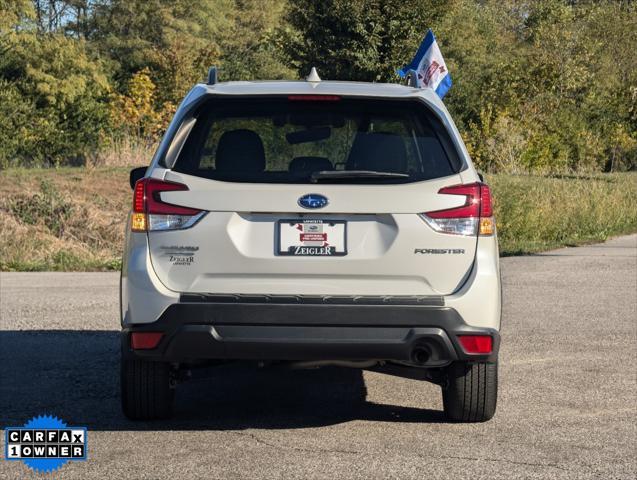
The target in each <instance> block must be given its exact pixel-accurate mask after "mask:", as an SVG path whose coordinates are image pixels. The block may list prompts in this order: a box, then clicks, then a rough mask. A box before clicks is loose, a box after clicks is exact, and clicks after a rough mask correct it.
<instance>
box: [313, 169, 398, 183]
mask: <svg viewBox="0 0 637 480" xmlns="http://www.w3.org/2000/svg"><path fill="white" fill-rule="evenodd" d="M347 178H409V174H407V173H397V172H377V171H375V170H323V171H321V172H314V173H312V176H311V179H312V182H313V183H317V182H320V181H321V180H340V179H347Z"/></svg>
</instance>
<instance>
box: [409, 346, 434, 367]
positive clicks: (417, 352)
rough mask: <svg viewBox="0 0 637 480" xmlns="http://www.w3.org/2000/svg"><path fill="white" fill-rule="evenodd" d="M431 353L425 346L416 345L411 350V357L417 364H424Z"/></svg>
mask: <svg viewBox="0 0 637 480" xmlns="http://www.w3.org/2000/svg"><path fill="white" fill-rule="evenodd" d="M429 357H431V353H430V352H429V349H427V348H425V347H416V348H414V349H413V351H412V352H411V359H412V361H413V362H414V363H415V364H417V365H425V364H426V363H427V362H428V361H429Z"/></svg>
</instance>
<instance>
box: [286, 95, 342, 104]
mask: <svg viewBox="0 0 637 480" xmlns="http://www.w3.org/2000/svg"><path fill="white" fill-rule="evenodd" d="M340 99H341V97H339V96H338V95H288V100H290V101H292V102H338V101H339V100H340Z"/></svg>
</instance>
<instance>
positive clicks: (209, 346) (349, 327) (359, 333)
mask: <svg viewBox="0 0 637 480" xmlns="http://www.w3.org/2000/svg"><path fill="white" fill-rule="evenodd" d="M144 331H147V332H162V333H163V334H164V335H163V337H162V340H161V341H160V343H159V344H158V345H157V347H156V348H154V349H151V350H132V349H131V348H130V335H131V333H132V332H144ZM462 334H473V335H476V334H479V335H490V336H491V337H492V338H493V351H492V352H491V354H488V355H469V354H466V353H465V352H464V351H463V349H462V348H461V346H460V344H459V342H458V339H457V337H458V335H462ZM499 344H500V336H499V333H498V331H497V330H495V329H492V328H482V327H473V326H469V325H467V324H466V323H465V322H464V321H463V319H462V317H461V316H460V315H459V314H458V312H457V311H456V310H455V309H453V308H450V307H447V306H444V304H443V301H442V299H435V298H433V299H432V298H431V297H429V298H426V297H422V298H418V297H405V298H401V297H392V298H390V299H387V298H382V297H368V298H364V297H363V298H361V297H340V298H339V297H309V296H297V297H283V296H281V297H273V296H258V297H257V296H253V297H244V296H196V295H195V296H193V295H190V296H182V298H181V301H180V302H179V303H175V304H172V305H170V306H169V307H168V308H167V309H166V310H165V311H164V313H163V314H162V315H161V316H160V318H159V319H158V320H157V321H156V322H152V323H148V324H136V325H135V324H132V325H127V326H126V327H125V328H124V329H123V330H122V351H123V352H124V355H127V356H133V357H137V358H145V359H148V360H155V361H170V362H179V363H194V362H197V361H200V360H207V359H211V360H212V359H241V360H371V359H373V360H388V361H401V362H415V360H414V358H415V352H417V351H418V352H419V353H421V354H422V353H423V352H424V353H425V356H426V358H427V360H426V362H422V357H420V360H421V361H420V362H419V363H418V364H419V365H420V366H426V367H439V366H444V365H446V364H448V363H450V362H452V361H455V360H464V361H494V360H495V359H496V358H497V354H498V349H499Z"/></svg>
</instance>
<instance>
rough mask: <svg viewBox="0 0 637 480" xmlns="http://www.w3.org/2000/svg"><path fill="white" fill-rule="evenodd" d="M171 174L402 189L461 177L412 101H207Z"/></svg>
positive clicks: (440, 131)
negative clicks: (389, 185) (401, 186)
mask: <svg viewBox="0 0 637 480" xmlns="http://www.w3.org/2000/svg"><path fill="white" fill-rule="evenodd" d="M196 118H197V120H196V123H195V125H194V126H193V128H192V130H191V132H190V134H189V136H188V138H187V140H186V142H185V144H184V146H183V148H182V149H181V152H180V154H179V156H178V158H177V161H176V163H175V165H174V167H173V170H175V171H177V172H182V173H186V174H189V175H195V176H197V177H204V178H209V179H215V180H222V181H227V182H251V183H301V184H303V183H405V182H416V181H421V180H428V179H432V178H439V177H444V176H447V175H451V174H453V173H456V172H458V171H459V170H460V169H461V167H462V162H461V160H460V158H459V156H458V153H457V151H456V150H455V147H454V146H453V144H452V142H451V139H450V137H449V134H448V133H447V132H446V130H445V128H444V126H443V125H442V124H441V122H440V121H439V120H438V119H437V118H436V117H435V116H434V115H433V114H432V113H431V112H430V111H429V110H428V109H427V108H426V107H425V106H424V105H422V104H420V103H417V102H415V101H386V100H370V99H345V98H339V97H334V98H332V100H320V101H318V100H312V99H306V98H305V97H302V98H301V99H294V98H287V97H284V98H269V99H254V98H252V99H241V100H236V99H235V100H216V101H210V102H208V103H207V104H204V105H203V106H202V107H200V109H199V111H198V112H197V113H196Z"/></svg>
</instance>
